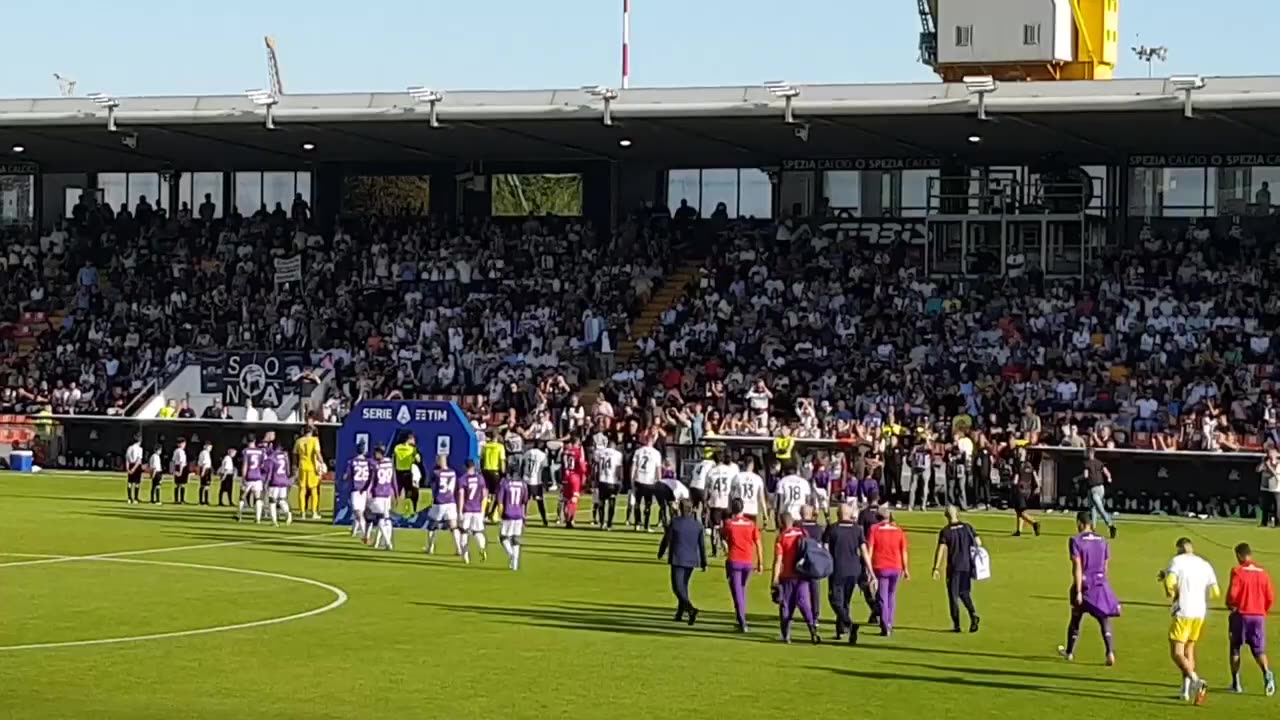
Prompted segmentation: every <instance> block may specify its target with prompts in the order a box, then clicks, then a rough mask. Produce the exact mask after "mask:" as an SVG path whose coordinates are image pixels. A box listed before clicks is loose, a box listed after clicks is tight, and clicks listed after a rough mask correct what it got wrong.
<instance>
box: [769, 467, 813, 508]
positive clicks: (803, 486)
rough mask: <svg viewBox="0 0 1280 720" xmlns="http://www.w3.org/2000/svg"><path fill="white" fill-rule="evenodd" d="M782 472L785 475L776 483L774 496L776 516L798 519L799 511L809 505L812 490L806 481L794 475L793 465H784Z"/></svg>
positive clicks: (794, 468)
mask: <svg viewBox="0 0 1280 720" xmlns="http://www.w3.org/2000/svg"><path fill="white" fill-rule="evenodd" d="M782 472H784V473H786V474H785V475H783V476H782V479H781V480H779V481H778V492H777V493H776V494H775V496H774V498H775V502H774V508H776V512H777V516H778V517H782V516H783V515H786V514H790V515H791V517H793V518H797V517H800V509H801V508H803V507H804V506H805V505H808V504H809V501H810V498H811V497H812V496H813V488H812V487H810V486H809V481H808V480H805V479H804V478H802V477H800V476H799V475H797V474H796V467H795V464H794V463H792V462H789V461H788V462H787V463H785V464H784V465H783V466H782Z"/></svg>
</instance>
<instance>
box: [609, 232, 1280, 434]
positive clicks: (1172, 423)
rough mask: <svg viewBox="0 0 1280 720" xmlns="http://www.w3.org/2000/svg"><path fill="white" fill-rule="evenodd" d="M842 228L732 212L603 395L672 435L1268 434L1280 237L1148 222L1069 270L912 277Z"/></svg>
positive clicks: (902, 249) (1279, 308)
mask: <svg viewBox="0 0 1280 720" xmlns="http://www.w3.org/2000/svg"><path fill="white" fill-rule="evenodd" d="M839 225H840V223H839V222H836V221H823V220H821V219H817V220H808V221H806V220H800V219H789V220H786V221H785V222H784V223H782V224H779V225H762V224H758V223H745V222H744V223H737V224H733V225H731V226H729V227H728V228H727V229H726V230H725V231H724V232H722V233H721V234H720V240H719V244H718V245H717V246H716V247H715V248H714V250H713V251H712V252H711V254H710V257H709V258H708V260H707V263H706V265H705V267H704V269H703V270H702V273H701V277H700V278H699V279H698V281H697V282H696V283H695V284H694V285H693V286H691V287H689V288H688V289H687V292H686V293H685V294H684V295H683V296H682V297H681V298H680V299H679V301H678V302H677V303H676V305H675V307H673V308H671V309H670V310H669V311H668V312H666V313H665V314H664V315H663V316H662V319H661V323H660V324H659V326H658V327H657V328H656V329H655V331H654V332H653V333H652V334H651V335H650V336H648V337H645V338H641V339H639V347H640V351H639V353H638V355H637V357H636V358H635V359H634V362H632V363H631V364H629V365H627V366H625V367H619V368H618V369H617V371H616V372H615V373H614V374H613V375H612V377H611V379H610V382H609V383H608V385H607V387H606V392H605V397H606V399H605V401H604V403H603V405H604V406H607V412H608V413H609V414H611V415H621V416H632V415H634V416H635V417H637V418H639V419H640V420H641V422H642V423H647V422H652V423H653V424H654V425H657V426H660V427H662V428H663V429H664V430H665V431H666V432H667V434H668V435H670V436H673V437H679V438H683V439H688V440H697V439H699V438H700V437H703V436H705V435H708V434H723V435H770V436H777V435H779V434H781V433H782V432H783V428H786V429H787V431H789V432H790V433H792V434H794V435H795V436H796V437H800V438H818V437H822V438H844V439H857V440H863V441H867V442H873V441H876V440H878V439H881V438H882V437H883V436H884V435H886V434H889V433H887V432H886V430H887V429H894V430H895V431H896V432H899V433H901V432H902V430H903V429H905V430H906V431H908V432H909V433H910V435H911V436H913V437H915V436H919V435H921V431H926V430H927V431H928V434H929V436H930V437H934V438H938V439H941V440H944V441H950V440H951V439H952V438H953V437H954V435H955V432H956V431H957V430H960V431H962V432H963V433H964V434H967V435H972V436H975V437H977V436H983V437H986V438H987V439H991V440H994V441H999V440H1001V439H1004V440H1006V441H1007V440H1009V439H1011V438H1015V437H1016V438H1018V439H1020V440H1022V441H1029V442H1031V443H1033V444H1034V443H1045V444H1060V445H1074V446H1080V447H1083V446H1084V445H1086V444H1092V445H1095V446H1099V447H1117V446H1118V447H1144V448H1157V449H1195V450H1233V449H1247V448H1257V447H1259V446H1260V445H1261V444H1262V443H1263V442H1264V441H1266V440H1273V441H1274V440H1280V436H1278V435H1280V431H1278V429H1277V411H1276V404H1275V399H1274V393H1273V388H1272V383H1273V380H1274V379H1275V378H1276V366H1277V355H1278V354H1280V295H1277V294H1276V293H1275V292H1274V291H1275V289H1276V287H1277V285H1278V284H1280V246H1278V245H1276V244H1274V243H1273V242H1270V241H1269V238H1265V237H1258V236H1255V235H1254V234H1253V233H1251V232H1247V231H1244V230H1243V229H1241V228H1239V227H1234V228H1231V229H1230V230H1229V231H1225V232H1216V231H1215V230H1216V229H1215V228H1213V227H1212V226H1211V225H1209V224H1208V223H1190V224H1189V225H1188V226H1186V227H1185V229H1182V230H1179V231H1178V232H1177V233H1176V234H1175V233H1171V232H1170V233H1162V232H1160V231H1152V230H1151V229H1150V228H1143V230H1142V231H1141V233H1140V236H1139V237H1138V238H1137V242H1136V243H1133V244H1132V246H1124V247H1121V248H1119V249H1116V250H1115V251H1113V252H1108V254H1106V255H1105V256H1103V257H1102V258H1100V259H1099V261H1098V262H1097V263H1096V266H1095V267H1093V268H1091V269H1090V272H1089V273H1088V274H1087V275H1086V276H1085V277H1084V278H1080V277H1073V278H1050V277H1045V276H1044V275H1043V274H1041V273H1040V272H1039V271H1038V270H1035V269H1032V268H1028V269H1026V270H1025V271H1018V272H1011V273H1002V274H988V275H982V276H979V277H971V278H963V277H942V278H938V277H927V276H925V275H924V273H922V272H921V266H920V256H919V253H918V248H916V247H913V246H910V245H908V244H907V243H905V242H898V243H895V244H889V245H874V244H867V243H866V241H865V240H856V241H855V240H854V239H853V238H852V237H846V236H845V235H844V233H843V232H841V230H840V229H839Z"/></svg>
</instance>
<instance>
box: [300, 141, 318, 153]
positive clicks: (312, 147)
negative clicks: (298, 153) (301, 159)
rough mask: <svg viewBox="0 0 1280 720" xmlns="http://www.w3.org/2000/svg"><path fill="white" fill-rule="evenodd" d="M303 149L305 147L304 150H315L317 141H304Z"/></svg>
mask: <svg viewBox="0 0 1280 720" xmlns="http://www.w3.org/2000/svg"><path fill="white" fill-rule="evenodd" d="M302 149H303V150H307V151H311V150H315V149H316V144H315V143H309V142H306V143H302Z"/></svg>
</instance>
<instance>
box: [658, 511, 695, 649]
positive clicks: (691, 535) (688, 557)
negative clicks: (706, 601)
mask: <svg viewBox="0 0 1280 720" xmlns="http://www.w3.org/2000/svg"><path fill="white" fill-rule="evenodd" d="M679 513H680V514H679V515H678V516H677V517H676V518H675V519H674V520H672V521H671V522H670V523H669V524H668V525H667V530H666V532H665V533H663V535H662V542H661V543H660V544H659V545H658V559H659V560H661V559H662V556H663V555H666V556H667V562H669V563H670V564H671V592H673V593H675V596H676V603H677V604H676V616H675V620H676V621H677V622H678V621H680V620H682V619H684V616H685V614H686V613H688V615H689V624H690V625H692V624H693V623H694V622H695V621H696V620H697V619H698V609H697V608H695V607H694V606H693V603H691V602H689V579H690V578H692V577H693V570H694V568H698V569H700V570H703V571H705V570H706V569H707V548H706V544H705V543H704V542H703V539H702V538H703V531H702V523H700V522H698V518H697V517H696V516H694V514H693V506H692V505H691V504H690V503H689V500H688V499H687V498H686V499H683V500H681V501H680V505H679Z"/></svg>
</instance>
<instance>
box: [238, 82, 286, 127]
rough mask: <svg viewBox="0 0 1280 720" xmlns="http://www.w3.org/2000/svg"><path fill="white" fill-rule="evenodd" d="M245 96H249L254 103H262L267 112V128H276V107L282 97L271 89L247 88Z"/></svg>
mask: <svg viewBox="0 0 1280 720" xmlns="http://www.w3.org/2000/svg"><path fill="white" fill-rule="evenodd" d="M244 96H245V97H247V98H249V100H251V101H252V102H253V104H254V105H260V106H261V107H262V109H263V111H264V112H265V113H266V123H265V125H266V128H267V129H268V130H275V129H276V116H275V107H276V105H277V104H278V103H279V102H280V98H278V97H276V94H275V93H273V92H271V91H270V90H245V91H244Z"/></svg>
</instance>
